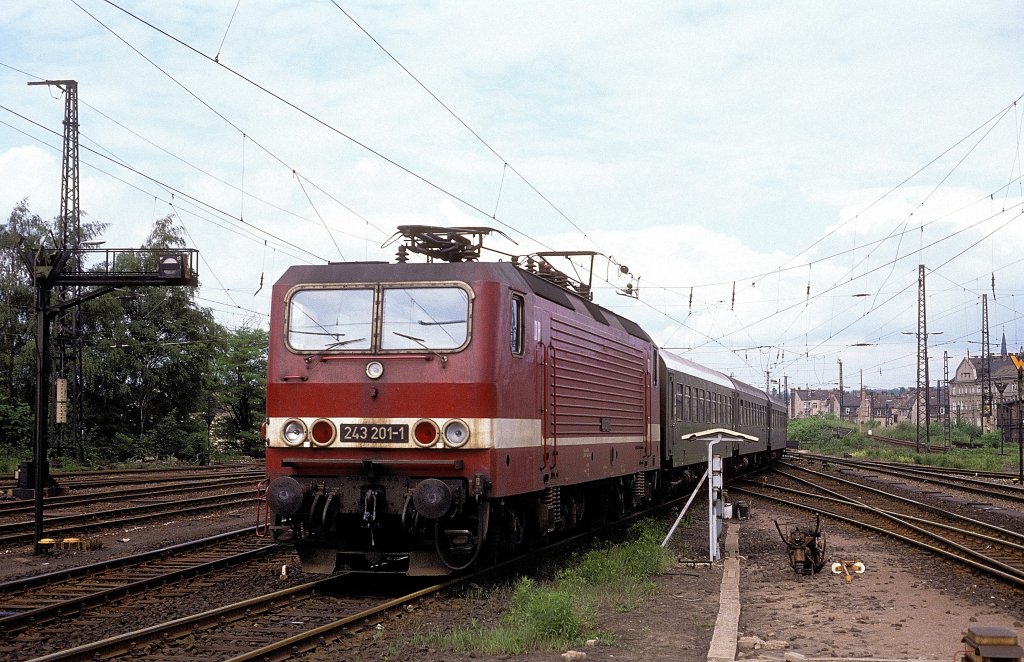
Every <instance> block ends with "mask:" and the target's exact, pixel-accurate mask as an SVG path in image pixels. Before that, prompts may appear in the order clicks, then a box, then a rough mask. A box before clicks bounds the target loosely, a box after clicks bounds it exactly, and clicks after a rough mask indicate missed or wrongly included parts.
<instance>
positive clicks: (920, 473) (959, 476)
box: [790, 453, 1024, 505]
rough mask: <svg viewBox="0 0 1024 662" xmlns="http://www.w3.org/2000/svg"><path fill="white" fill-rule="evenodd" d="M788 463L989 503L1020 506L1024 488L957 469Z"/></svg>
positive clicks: (837, 461)
mask: <svg viewBox="0 0 1024 662" xmlns="http://www.w3.org/2000/svg"><path fill="white" fill-rule="evenodd" d="M790 459H792V460H797V461H800V460H802V459H811V460H815V461H817V462H827V463H829V464H832V465H835V466H838V467H850V468H854V469H858V470H866V471H868V472H873V473H876V474H881V475H886V476H893V477H896V478H901V479H910V480H913V481H917V482H920V483H925V484H929V483H930V484H935V485H940V486H942V487H944V488H955V489H957V490H960V491H962V492H968V493H971V494H978V495H982V496H985V497H989V498H993V499H1004V500H1006V501H1010V502H1012V503H1015V504H1018V505H1021V504H1024V487H1021V486H1020V485H1016V484H1013V483H1011V482H1009V481H1010V480H1011V479H1015V478H1016V475H1015V474H1007V473H1002V472H988V473H987V474H985V475H979V472H968V471H965V470H960V469H958V470H953V471H949V470H945V469H943V468H933V467H926V466H922V465H917V464H915V465H908V464H898V465H894V464H890V463H885V462H876V461H870V460H853V459H848V458H837V457H831V456H827V455H815V454H813V453H806V454H801V455H798V456H796V457H791V458H790ZM1000 481H1003V482H1000Z"/></svg>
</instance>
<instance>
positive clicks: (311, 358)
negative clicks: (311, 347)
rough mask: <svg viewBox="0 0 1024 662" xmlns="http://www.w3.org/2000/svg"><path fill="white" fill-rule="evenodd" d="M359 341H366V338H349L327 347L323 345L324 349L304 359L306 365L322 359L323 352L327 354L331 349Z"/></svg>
mask: <svg viewBox="0 0 1024 662" xmlns="http://www.w3.org/2000/svg"><path fill="white" fill-rule="evenodd" d="M360 340H366V338H351V339H349V340H339V341H338V342H332V343H331V344H329V345H325V346H324V348H323V349H321V350H320V351H319V352H317V353H316V354H311V355H309V356H307V357H306V358H305V361H306V365H310V364H312V363H313V360H314V359H319V358H322V357H323V355H324V352H329V351H331V350H332V349H338V348H339V347H344V346H345V345H351V344H352V343H354V342H359V341H360Z"/></svg>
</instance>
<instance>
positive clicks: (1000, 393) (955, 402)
mask: <svg viewBox="0 0 1024 662" xmlns="http://www.w3.org/2000/svg"><path fill="white" fill-rule="evenodd" d="M991 359H992V410H991V412H983V411H982V406H981V394H982V376H983V375H984V361H983V359H982V358H981V357H980V356H968V357H966V358H965V359H964V360H963V361H961V362H960V365H959V366H957V368H956V375H955V376H953V377H952V378H950V380H949V390H950V393H949V410H950V412H949V415H950V420H951V421H952V422H953V423H956V422H958V421H966V422H968V423H973V424H974V425H977V426H978V427H980V428H981V429H982V431H984V432H990V431H992V430H994V429H995V428H996V425H997V420H996V413H997V411H999V410H1005V409H1007V408H1008V407H1009V403H1015V402H1017V400H1018V399H1019V397H1018V395H1017V368H1016V366H1014V364H1013V360H1012V359H1011V358H1010V356H1009V355H1008V354H1007V353H1006V342H1005V339H1004V341H1003V345H1002V353H1000V354H998V355H997V354H993V355H992V357H991ZM986 413H988V414H989V415H985V414H986Z"/></svg>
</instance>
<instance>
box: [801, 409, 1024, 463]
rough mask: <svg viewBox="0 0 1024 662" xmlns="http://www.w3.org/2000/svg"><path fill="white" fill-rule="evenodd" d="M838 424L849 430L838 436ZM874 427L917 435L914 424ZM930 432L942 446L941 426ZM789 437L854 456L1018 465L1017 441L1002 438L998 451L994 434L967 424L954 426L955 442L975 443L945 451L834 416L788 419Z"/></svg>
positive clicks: (935, 444) (804, 447)
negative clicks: (901, 442) (924, 448)
mask: <svg viewBox="0 0 1024 662" xmlns="http://www.w3.org/2000/svg"><path fill="white" fill-rule="evenodd" d="M840 428H845V429H848V430H849V432H848V433H846V434H845V435H842V436H840V435H839V434H838V433H837V430H838V429H840ZM875 431H876V432H877V433H878V434H881V435H885V436H890V437H894V438H896V439H913V438H914V437H915V436H916V427H915V426H912V425H910V424H905V423H901V424H900V425H897V426H895V427H892V428H875ZM930 432H931V439H932V447H933V448H936V449H938V448H941V447H942V445H943V431H942V427H941V426H939V425H933V426H932V427H931V430H930ZM789 437H790V438H791V439H796V440H798V441H799V442H800V448H801V449H802V450H807V451H811V452H814V453H824V454H826V455H836V456H843V455H850V456H851V457H854V458H857V459H868V460H880V461H883V462H903V463H906V464H920V465H926V466H934V467H945V468H951V469H970V470H973V471H1015V470H1016V468H1017V462H1016V450H1017V449H1016V445H1017V444H1016V441H1013V442H1009V441H1007V442H1005V455H1001V454H1000V453H999V437H998V435H997V434H994V433H986V434H980V430H977V429H976V428H974V427H973V426H969V425H960V426H956V427H954V429H953V435H952V440H953V442H954V443H972V444H975V445H974V446H973V447H971V448H953V449H952V450H950V451H948V452H945V453H940V452H934V453H925V452H921V453H915V452H914V450H913V449H911V448H909V447H908V448H900V447H896V446H892V445H889V444H886V443H884V442H879V441H876V440H875V439H873V438H872V437H871V436H870V435H867V434H864V433H862V432H861V431H859V430H858V429H857V427H856V426H855V425H854V424H852V423H848V422H846V421H840V420H838V419H837V418H835V417H834V416H820V417H813V418H805V419H791V420H790V422H789ZM922 443H923V442H922Z"/></svg>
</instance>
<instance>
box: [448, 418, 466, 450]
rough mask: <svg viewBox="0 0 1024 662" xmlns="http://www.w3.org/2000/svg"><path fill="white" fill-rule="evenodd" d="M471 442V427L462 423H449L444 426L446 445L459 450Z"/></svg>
mask: <svg viewBox="0 0 1024 662" xmlns="http://www.w3.org/2000/svg"><path fill="white" fill-rule="evenodd" d="M467 441H469V427H467V426H466V424H465V423H463V422H462V421H449V422H448V424H447V425H445V426H444V443H446V444H448V445H449V446H452V447H454V448H458V447H459V446H462V445H464V444H465V443H466V442H467Z"/></svg>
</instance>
